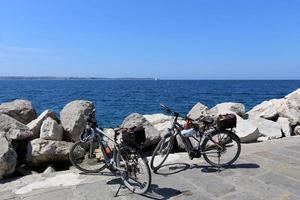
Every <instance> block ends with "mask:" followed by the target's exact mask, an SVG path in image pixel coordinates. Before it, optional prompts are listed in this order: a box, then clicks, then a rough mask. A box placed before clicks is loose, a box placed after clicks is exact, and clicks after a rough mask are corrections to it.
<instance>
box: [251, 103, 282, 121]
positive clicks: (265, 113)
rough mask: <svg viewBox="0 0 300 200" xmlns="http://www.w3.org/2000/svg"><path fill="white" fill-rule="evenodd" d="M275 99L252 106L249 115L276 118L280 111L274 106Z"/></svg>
mask: <svg viewBox="0 0 300 200" xmlns="http://www.w3.org/2000/svg"><path fill="white" fill-rule="evenodd" d="M273 102H274V100H273V101H264V102H262V103H261V104H259V105H257V106H255V107H254V108H252V109H251V110H250V111H249V112H248V115H249V116H250V117H253V118H255V117H262V118H265V119H276V118H277V117H278V112H277V110H276V109H275V108H274V105H273Z"/></svg>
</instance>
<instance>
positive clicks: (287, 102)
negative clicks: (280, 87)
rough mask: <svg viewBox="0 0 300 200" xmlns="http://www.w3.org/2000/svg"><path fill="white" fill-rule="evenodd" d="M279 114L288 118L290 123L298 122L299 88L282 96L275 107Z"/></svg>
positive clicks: (299, 120) (299, 109)
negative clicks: (279, 102)
mask: <svg viewBox="0 0 300 200" xmlns="http://www.w3.org/2000/svg"><path fill="white" fill-rule="evenodd" d="M276 109H277V111H278V113H279V116H281V117H287V118H289V120H290V122H291V125H293V126H294V125H297V124H299V123H300V89H298V90H296V91H294V92H292V93H290V94H288V95H287V96H285V97H284V99H283V101H282V103H281V105H279V106H277V107H276Z"/></svg>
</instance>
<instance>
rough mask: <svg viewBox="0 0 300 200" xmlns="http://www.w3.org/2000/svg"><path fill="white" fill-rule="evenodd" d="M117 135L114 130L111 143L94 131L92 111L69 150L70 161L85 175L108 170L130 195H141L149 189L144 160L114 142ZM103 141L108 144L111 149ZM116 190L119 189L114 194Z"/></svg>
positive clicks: (148, 175)
mask: <svg viewBox="0 0 300 200" xmlns="http://www.w3.org/2000/svg"><path fill="white" fill-rule="evenodd" d="M120 134H122V131H121V130H115V134H114V139H112V138H110V137H109V136H107V135H106V134H105V132H104V131H103V130H102V129H101V128H98V126H97V122H96V117H95V110H93V111H92V112H91V113H90V114H89V115H88V118H87V124H86V127H85V130H84V132H83V133H82V134H80V136H79V141H78V142H76V143H75V144H74V145H73V146H72V147H71V150H70V154H69V158H70V161H71V163H72V164H73V165H74V166H75V167H76V168H77V169H79V170H81V171H83V172H85V173H98V172H101V171H102V170H104V169H105V168H108V169H109V170H110V171H111V172H113V173H114V174H115V175H117V176H120V177H121V180H122V183H123V184H124V185H125V186H126V187H127V188H128V189H129V190H130V191H132V192H134V193H137V194H143V193H145V192H146V191H147V190H148V189H149V186H150V185H151V173H150V168H149V165H148V160H147V158H145V157H144V156H142V154H141V153H140V152H139V150H138V149H137V147H135V146H133V145H128V144H126V143H125V142H123V141H122V139H121V142H118V139H117V137H118V135H120ZM104 138H107V139H108V140H109V141H111V142H112V144H113V148H112V149H111V148H110V147H109V145H108V143H107V142H106V141H105V140H104ZM120 188H121V185H120V187H119V189H118V192H119V190H120ZM118 192H117V193H118ZM116 195H117V194H116Z"/></svg>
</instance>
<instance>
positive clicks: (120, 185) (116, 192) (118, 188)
mask: <svg viewBox="0 0 300 200" xmlns="http://www.w3.org/2000/svg"><path fill="white" fill-rule="evenodd" d="M122 186H123V184H122V183H120V186H119V188H118V190H117V192H116V194H115V196H114V197H117V196H118V194H119V192H120V189H121V187H122Z"/></svg>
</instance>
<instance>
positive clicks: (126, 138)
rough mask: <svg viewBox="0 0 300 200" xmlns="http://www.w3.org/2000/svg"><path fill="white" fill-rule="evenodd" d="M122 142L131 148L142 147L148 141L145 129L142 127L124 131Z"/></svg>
mask: <svg viewBox="0 0 300 200" xmlns="http://www.w3.org/2000/svg"><path fill="white" fill-rule="evenodd" d="M122 140H123V142H124V143H125V144H127V145H129V146H137V145H141V144H142V143H144V142H145V141H146V135H145V129H144V128H143V127H140V126H137V127H136V126H134V127H132V128H126V129H123V130H122Z"/></svg>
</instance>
